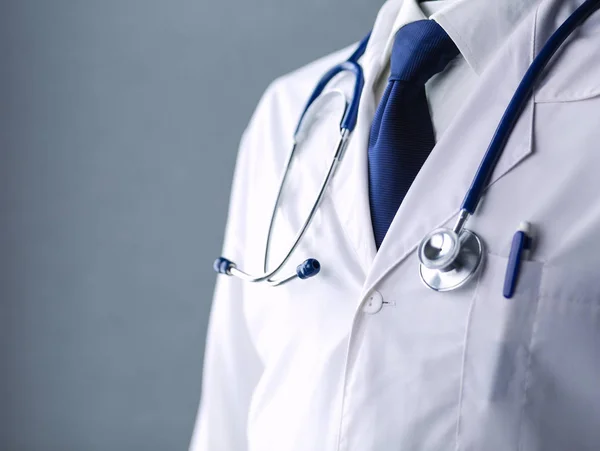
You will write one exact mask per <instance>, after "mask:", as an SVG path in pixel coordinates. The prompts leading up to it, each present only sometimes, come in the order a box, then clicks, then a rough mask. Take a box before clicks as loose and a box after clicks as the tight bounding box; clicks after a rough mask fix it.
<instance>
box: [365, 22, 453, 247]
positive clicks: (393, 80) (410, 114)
mask: <svg viewBox="0 0 600 451" xmlns="http://www.w3.org/2000/svg"><path fill="white" fill-rule="evenodd" d="M457 55H458V49H457V47H456V45H455V44H454V43H453V42H452V40H451V39H450V37H449V36H448V35H447V34H446V32H445V31H444V29H443V28H442V27H440V26H439V25H438V24H437V23H436V22H435V21H433V20H419V21H417V22H412V23H410V24H408V25H405V26H404V27H402V28H400V30H399V31H398V32H397V33H396V38H395V40H394V46H393V50H392V59H391V75H390V78H389V82H388V85H387V87H386V89H385V92H384V93H383V97H382V98H381V102H380V103H379V106H378V107H377V112H376V113H375V118H374V119H373V124H372V125H371V134H370V136H369V201H370V206H371V221H372V223H373V232H374V235H375V244H376V245H377V249H379V246H381V242H382V241H383V238H384V237H385V234H386V233H387V231H388V228H389V227H390V224H391V223H392V220H393V219H394V216H395V215H396V211H397V210H398V207H400V204H401V203H402V200H403V199H404V196H405V195H406V193H407V192H408V189H409V188H410V185H411V184H412V182H413V180H414V179H415V177H416V176H417V173H418V172H419V170H420V169H421V166H422V165H423V163H424V162H425V160H426V159H427V157H428V156H429V153H430V152H431V149H433V146H434V145H435V136H434V134H433V126H432V124H431V117H430V115H429V107H428V105H427V98H426V97H425V82H426V81H427V80H429V79H430V78H431V77H432V76H433V75H435V74H437V73H438V72H441V71H442V70H443V69H444V68H445V67H446V65H447V64H448V63H449V62H450V60H451V59H453V58H454V57H455V56H457Z"/></svg>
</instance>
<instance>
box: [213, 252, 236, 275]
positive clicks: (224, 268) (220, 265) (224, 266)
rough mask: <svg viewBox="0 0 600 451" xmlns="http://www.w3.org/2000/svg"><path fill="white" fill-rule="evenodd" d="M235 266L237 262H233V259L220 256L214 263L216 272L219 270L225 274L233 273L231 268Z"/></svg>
mask: <svg viewBox="0 0 600 451" xmlns="http://www.w3.org/2000/svg"><path fill="white" fill-rule="evenodd" d="M233 267H235V263H233V262H232V261H231V260H227V259H226V258H225V257H219V258H217V259H216V260H215V262H214V263H213V269H214V270H215V272H218V273H219V274H225V275H227V276H230V275H231V273H230V272H229V270H230V269H231V268H233Z"/></svg>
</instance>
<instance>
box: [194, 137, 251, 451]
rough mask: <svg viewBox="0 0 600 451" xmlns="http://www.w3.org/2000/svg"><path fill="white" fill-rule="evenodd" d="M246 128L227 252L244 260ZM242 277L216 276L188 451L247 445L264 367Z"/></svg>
mask: <svg viewBox="0 0 600 451" xmlns="http://www.w3.org/2000/svg"><path fill="white" fill-rule="evenodd" d="M248 134H249V131H248V129H247V130H246V132H245V133H244V136H243V137H242V141H241V145H240V150H239V153H238V159H237V164H236V169H235V175H234V182H233V186H232V191H231V198H230V204H229V215H228V220H227V227H226V232H225V241H224V246H223V254H222V255H224V256H227V258H231V259H232V260H234V261H242V260H243V259H242V258H241V257H242V256H243V252H244V243H245V235H246V233H245V228H244V224H245V222H246V221H245V217H246V215H247V214H248V211H247V210H249V209H250V208H249V207H248V203H249V202H248V201H249V199H247V195H248V194H247V193H248V191H249V190H248V189H247V188H248V185H249V183H250V178H249V173H250V172H251V171H250V169H251V168H250V165H251V159H252V155H251V154H250V153H251V152H250V151H251V149H250V148H251V146H249V145H248V139H247V137H248ZM243 283H244V282H242V281H240V280H239V279H237V278H235V277H226V276H223V275H219V276H217V284H216V289H215V293H214V297H213V304H212V309H211V314H210V320H209V327H208V334H207V339H206V349H205V356H204V370H203V379H202V395H201V401H200V407H199V411H198V415H197V418H196V425H195V428H194V432H193V436H192V440H191V444H190V448H189V449H190V451H221V450H223V451H244V450H246V449H247V448H248V446H247V439H246V437H247V435H246V425H247V418H248V410H249V405H250V400H251V397H252V393H253V391H254V388H255V386H256V384H257V382H258V379H259V377H260V374H261V372H262V364H261V362H260V359H259V357H258V355H257V353H256V350H255V349H254V346H253V344H252V342H251V339H250V335H249V332H248V328H247V325H246V320H245V317H244V311H243V303H244V292H243Z"/></svg>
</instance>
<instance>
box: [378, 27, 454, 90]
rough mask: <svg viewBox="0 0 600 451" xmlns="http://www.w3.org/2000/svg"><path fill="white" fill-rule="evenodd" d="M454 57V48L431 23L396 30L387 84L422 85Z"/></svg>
mask: <svg viewBox="0 0 600 451" xmlns="http://www.w3.org/2000/svg"><path fill="white" fill-rule="evenodd" d="M456 55H458V48H457V47H456V44H454V42H453V41H452V39H450V37H449V36H448V34H447V33H446V32H445V31H444V29H443V28H442V27H441V26H440V25H438V23H437V22H435V21H434V20H418V21H416V22H411V23H409V24H407V25H405V26H403V27H402V28H400V30H398V32H397V33H396V38H395V40H394V46H393V49H392V59H391V75H390V80H402V81H406V82H412V83H416V84H423V85H424V84H425V82H427V80H429V79H430V78H431V77H433V76H434V75H435V74H437V73H438V72H441V71H442V70H443V69H444V68H445V67H446V65H447V64H448V63H449V62H450V60H452V59H453V58H454V57H455V56H456Z"/></svg>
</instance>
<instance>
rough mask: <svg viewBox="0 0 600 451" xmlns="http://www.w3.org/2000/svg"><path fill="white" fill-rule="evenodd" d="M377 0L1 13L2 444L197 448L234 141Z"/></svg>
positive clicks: (198, 1) (84, 449)
mask: <svg viewBox="0 0 600 451" xmlns="http://www.w3.org/2000/svg"><path fill="white" fill-rule="evenodd" d="M380 3H381V2H380V1H378V0H301V1H300V0H237V1H235V2H232V1H229V2H217V1H214V2H208V1H207V0H162V1H158V0H96V1H91V0H89V1H86V0H52V1H48V0H0V171H1V173H0V301H1V302H0V340H1V341H0V343H1V348H0V349H1V350H2V354H1V357H2V360H1V363H2V366H1V370H0V371H1V372H0V378H1V381H0V382H1V383H0V450H2V451H29V450H36V451H50V450H53V451H70V450H73V451H88V450H111V451H118V450H144V451H152V450H184V449H186V448H187V446H188V442H189V438H190V434H191V432H192V427H193V422H194V418H195V414H196V408H197V404H198V400H199V395H200V384H201V367H202V354H203V346H204V337H205V330H206V322H207V314H208V311H209V307H210V300H211V294H212V290H213V285H214V280H215V275H214V274H213V272H212V270H211V264H212V261H213V259H214V257H215V256H217V255H218V253H219V249H220V246H221V240H222V234H223V226H224V223H225V215H226V208H227V199H228V195H229V188H230V183H231V176H232V171H233V164H234V160H235V154H236V150H237V144H238V140H239V137H240V135H241V132H242V130H243V128H244V127H245V125H246V123H247V121H248V119H249V117H250V114H251V112H252V110H253V109H254V106H255V104H256V102H257V100H258V99H259V96H260V95H261V93H262V91H263V90H264V88H265V87H266V86H267V84H268V83H269V82H270V81H271V80H272V79H273V78H275V77H276V76H278V75H280V74H282V73H285V72H288V71H290V70H293V69H294V68H296V67H299V66H301V65H303V64H305V63H307V62H309V61H310V60H312V59H313V58H316V57H318V56H321V55H324V54H326V53H328V52H330V51H333V50H335V49H337V48H340V47H343V46H345V45H348V44H349V43H351V42H353V41H355V40H358V39H360V38H361V37H362V36H363V35H364V34H365V33H366V31H368V29H369V28H370V27H371V25H372V23H373V20H374V17H375V14H376V11H377V10H378V9H379V7H380Z"/></svg>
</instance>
